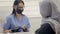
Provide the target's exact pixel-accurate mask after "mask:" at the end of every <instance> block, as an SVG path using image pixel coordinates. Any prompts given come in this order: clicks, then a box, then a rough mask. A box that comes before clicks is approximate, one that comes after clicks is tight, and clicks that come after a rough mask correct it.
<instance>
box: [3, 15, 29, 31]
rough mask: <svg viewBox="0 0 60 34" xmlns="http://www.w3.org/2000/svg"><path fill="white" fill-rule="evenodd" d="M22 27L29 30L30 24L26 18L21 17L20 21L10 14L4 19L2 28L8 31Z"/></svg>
mask: <svg viewBox="0 0 60 34" xmlns="http://www.w3.org/2000/svg"><path fill="white" fill-rule="evenodd" d="M23 25H26V27H27V28H30V23H29V20H28V17H27V16H25V15H23V18H22V20H21V21H20V20H18V19H17V17H16V16H15V15H14V14H11V15H10V16H8V17H7V18H6V20H5V24H4V27H3V28H4V29H7V30H9V29H15V28H18V27H22V26H23ZM21 31H23V30H21Z"/></svg>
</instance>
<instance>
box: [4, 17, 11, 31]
mask: <svg viewBox="0 0 60 34" xmlns="http://www.w3.org/2000/svg"><path fill="white" fill-rule="evenodd" d="M10 26H11V19H10V18H8V17H7V18H6V20H5V22H4V26H3V29H7V30H9V29H10Z"/></svg>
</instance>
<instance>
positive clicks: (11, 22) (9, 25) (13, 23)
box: [3, 0, 30, 33]
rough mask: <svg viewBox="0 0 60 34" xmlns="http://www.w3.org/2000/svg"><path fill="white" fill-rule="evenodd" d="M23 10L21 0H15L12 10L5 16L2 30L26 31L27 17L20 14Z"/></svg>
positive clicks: (27, 29)
mask: <svg viewBox="0 0 60 34" xmlns="http://www.w3.org/2000/svg"><path fill="white" fill-rule="evenodd" d="M23 10H24V2H23V1H22V0H15V2H14V5H13V12H12V14H11V15H9V16H8V17H7V18H6V21H5V24H4V27H3V29H4V30H3V31H4V33H7V32H12V33H13V32H28V31H29V28H30V23H29V20H28V17H27V16H25V15H24V14H22V12H23Z"/></svg>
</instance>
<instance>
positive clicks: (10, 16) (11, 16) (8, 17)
mask: <svg viewBox="0 0 60 34" xmlns="http://www.w3.org/2000/svg"><path fill="white" fill-rule="evenodd" d="M13 17H14V14H11V15H9V16H7V17H6V18H7V19H11V18H13Z"/></svg>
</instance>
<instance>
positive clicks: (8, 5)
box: [0, 0, 60, 33]
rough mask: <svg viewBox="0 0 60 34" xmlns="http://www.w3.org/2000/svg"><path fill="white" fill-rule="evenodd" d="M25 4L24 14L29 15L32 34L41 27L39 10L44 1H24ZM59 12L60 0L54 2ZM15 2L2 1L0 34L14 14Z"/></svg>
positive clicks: (0, 2) (9, 0) (12, 0)
mask: <svg viewBox="0 0 60 34" xmlns="http://www.w3.org/2000/svg"><path fill="white" fill-rule="evenodd" d="M23 1H24V2H25V8H24V12H23V14H25V15H27V16H28V17H29V20H30V24H31V28H30V33H34V32H35V30H36V29H37V28H39V27H40V23H41V19H42V17H41V15H40V10H39V2H41V1H42V0H23ZM53 1H54V2H55V3H56V5H57V7H58V10H59V11H60V0H53ZM13 2H14V0H0V33H2V30H3V29H2V28H3V24H4V20H5V18H6V17H7V16H9V15H10V14H11V12H12V8H13Z"/></svg>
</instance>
